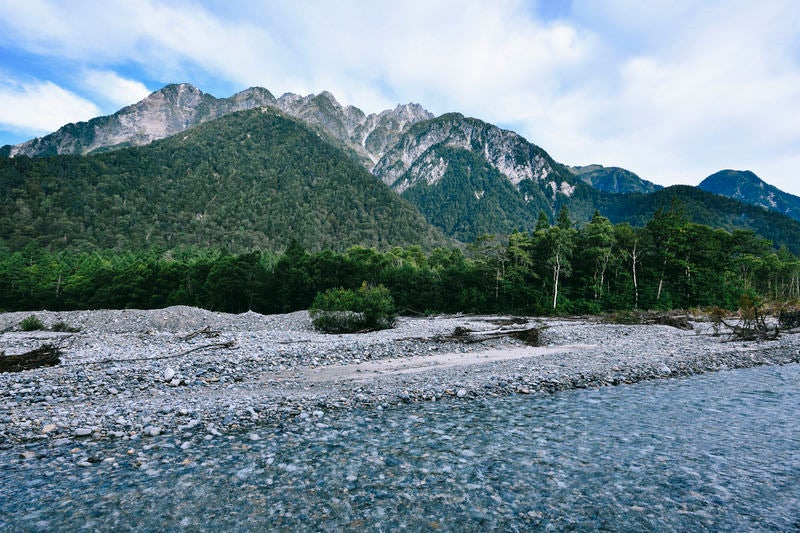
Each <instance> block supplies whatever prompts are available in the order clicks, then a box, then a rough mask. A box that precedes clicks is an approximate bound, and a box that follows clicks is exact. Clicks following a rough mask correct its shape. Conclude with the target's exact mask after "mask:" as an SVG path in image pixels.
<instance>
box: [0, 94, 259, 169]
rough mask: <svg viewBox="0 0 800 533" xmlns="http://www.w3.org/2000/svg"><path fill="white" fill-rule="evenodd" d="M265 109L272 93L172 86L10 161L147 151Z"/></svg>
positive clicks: (14, 150) (42, 141) (22, 150)
mask: <svg viewBox="0 0 800 533" xmlns="http://www.w3.org/2000/svg"><path fill="white" fill-rule="evenodd" d="M263 105H275V97H274V96H272V94H271V93H270V92H269V91H267V90H266V89H261V88H251V89H247V90H245V91H242V92H241V93H238V94H236V95H234V96H232V97H230V98H224V99H217V98H215V97H213V96H211V95H210V94H205V93H204V92H203V91H201V90H200V89H198V88H196V87H194V86H192V85H190V84H188V83H181V84H174V85H167V86H166V87H164V88H162V89H159V90H158V91H156V92H154V93H152V94H150V95H149V96H148V97H147V98H145V99H144V100H142V101H141V102H138V103H136V104H133V105H130V106H128V107H125V108H123V109H121V110H119V111H117V112H116V113H114V114H113V115H108V116H104V117H97V118H93V119H92V120H90V121H88V122H78V123H76V124H67V125H66V126H64V127H62V128H60V129H59V130H58V131H56V132H54V133H51V134H49V135H46V136H44V137H39V138H36V139H31V140H30V141H26V142H24V143H22V144H18V145H16V146H13V147H11V150H10V152H9V156H10V157H14V156H17V155H26V156H31V157H33V156H43V155H56V154H76V155H85V154H89V153H92V152H97V151H103V150H111V149H115V148H124V147H127V146H141V145H144V144H149V143H151V142H153V141H155V140H158V139H163V138H165V137H169V136H171V135H175V134H176V133H180V132H181V131H183V130H185V129H186V128H190V127H192V126H195V125H197V124H200V123H202V122H205V121H207V120H212V119H215V118H218V117H220V116H222V115H224V114H227V113H231V112H234V111H240V110H244V109H252V108H254V107H258V106H263Z"/></svg>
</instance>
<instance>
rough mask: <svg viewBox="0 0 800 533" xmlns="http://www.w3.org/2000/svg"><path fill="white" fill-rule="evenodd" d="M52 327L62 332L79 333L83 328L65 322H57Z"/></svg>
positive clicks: (53, 329)
mask: <svg viewBox="0 0 800 533" xmlns="http://www.w3.org/2000/svg"><path fill="white" fill-rule="evenodd" d="M50 329H51V330H52V331H58V332H61V333H78V332H79V331H80V330H81V328H76V327H73V326H70V325H68V324H66V323H65V322H56V323H55V324H53V327H51V328H50Z"/></svg>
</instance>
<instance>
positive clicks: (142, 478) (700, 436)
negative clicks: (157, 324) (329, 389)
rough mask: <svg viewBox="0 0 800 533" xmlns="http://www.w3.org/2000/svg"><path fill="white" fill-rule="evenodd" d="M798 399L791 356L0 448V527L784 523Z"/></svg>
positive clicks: (524, 527)
mask: <svg viewBox="0 0 800 533" xmlns="http://www.w3.org/2000/svg"><path fill="white" fill-rule="evenodd" d="M799 407H800V366H798V365H790V366H785V367H761V368H752V369H744V370H736V371H728V372H720V373H715V374H707V375H703V376H697V377H693V378H689V379H682V380H669V381H661V382H650V383H642V384H638V385H632V386H621V387H607V388H602V389H598V390H582V391H572V392H564V393H559V394H555V395H552V396H514V397H508V398H499V399H489V400H481V401H449V402H433V403H420V404H413V405H407V406H402V407H397V408H391V409H387V410H383V411H380V410H370V411H355V412H347V413H340V414H337V415H335V416H332V415H326V416H325V417H322V418H315V417H313V416H312V417H310V418H309V419H308V420H305V421H298V422H297V423H291V424H288V425H287V426H286V427H283V428H275V427H268V426H265V427H261V428H257V429H256V433H258V434H259V436H260V437H261V438H260V440H251V439H250V435H249V432H248V433H242V434H235V435H227V436H223V437H216V438H214V439H212V440H203V439H202V438H199V437H198V438H196V439H195V440H193V441H192V442H191V443H190V446H189V447H188V449H185V450H184V449H181V447H180V445H181V444H182V442H183V441H182V440H180V439H179V438H176V437H174V436H170V435H165V436H162V437H155V438H148V439H142V440H139V441H127V442H122V441H120V442H116V443H111V444H108V443H105V444H97V443H94V444H93V443H80V444H77V445H76V446H75V447H74V448H73V447H69V446H68V447H67V448H70V449H68V450H60V449H50V448H47V447H46V446H41V447H39V448H30V449H31V450H35V451H37V452H38V453H40V454H42V455H44V457H41V458H38V459H28V460H23V459H20V458H19V450H18V449H17V450H5V451H2V452H0V466H1V467H2V471H1V472H2V473H1V474H0V480H2V495H0V530H3V531H5V530H47V531H52V530H70V531H73V530H78V529H90V530H95V529H96V530H115V531H118V530H127V529H135V530H164V529H167V530H182V529H185V530H218V529H224V530H264V529H270V530H274V529H285V530H314V531H318V530H330V531H341V530H370V531H396V530H398V529H407V530H436V529H440V530H451V531H485V530H503V531H529V530H558V531H561V530H612V531H614V530H618V531H631V530H637V531H639V530H647V531H652V530H657V531H670V530H674V531H702V530H709V531H749V530H750V531H765V530H767V531H769V530H774V531H797V530H800V409H798V408H799ZM86 459H89V461H92V462H93V464H92V465H91V466H77V464H76V463H78V462H80V461H81V460H86ZM103 459H107V460H108V461H106V462H104V461H103ZM112 460H113V462H114V463H116V464H114V463H112V462H111V461H112Z"/></svg>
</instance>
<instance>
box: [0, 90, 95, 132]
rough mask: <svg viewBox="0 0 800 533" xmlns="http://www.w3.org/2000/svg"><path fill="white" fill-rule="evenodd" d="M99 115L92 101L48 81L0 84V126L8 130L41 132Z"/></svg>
mask: <svg viewBox="0 0 800 533" xmlns="http://www.w3.org/2000/svg"><path fill="white" fill-rule="evenodd" d="M99 114H100V110H99V109H98V108H97V106H95V105H94V104H93V103H92V102H89V101H88V100H84V99H83V98H81V97H80V96H77V95H76V94H74V93H71V92H69V91H67V90H65V89H63V88H61V87H59V86H58V85H55V84H54V83H52V82H49V81H46V82H35V83H24V84H9V83H4V84H0V124H2V125H3V126H5V127H7V128H8V129H14V130H20V131H23V132H27V133H45V132H51V131H54V130H56V129H58V128H60V127H61V126H63V125H64V124H67V123H69V122H79V121H82V120H88V119H90V118H92V117H95V116H97V115H99Z"/></svg>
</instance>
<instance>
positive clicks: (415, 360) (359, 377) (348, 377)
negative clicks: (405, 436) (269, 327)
mask: <svg viewBox="0 0 800 533" xmlns="http://www.w3.org/2000/svg"><path fill="white" fill-rule="evenodd" d="M595 347H596V346H595V345H592V344H571V345H564V346H557V347H552V348H533V347H520V348H510V349H491V350H484V351H481V352H470V353H440V354H434V355H419V356H413V357H403V358H399V359H384V360H379V361H366V362H363V363H357V364H351V365H332V366H325V367H319V368H313V369H308V370H304V371H300V372H295V373H292V377H293V378H294V379H304V380H306V381H309V382H314V383H320V382H328V381H366V380H369V379H372V378H375V377H378V376H386V375H395V374H414V373H417V372H425V371H428V370H440V369H444V368H451V367H455V366H468V365H479V364H485V363H491V362H494V361H509V360H512V359H526V358H529V357H540V356H545V355H552V354H557V353H563V352H571V351H576V350H588V349H591V348H595ZM269 379H270V380H274V379H275V376H274V375H271V376H270V377H269Z"/></svg>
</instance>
